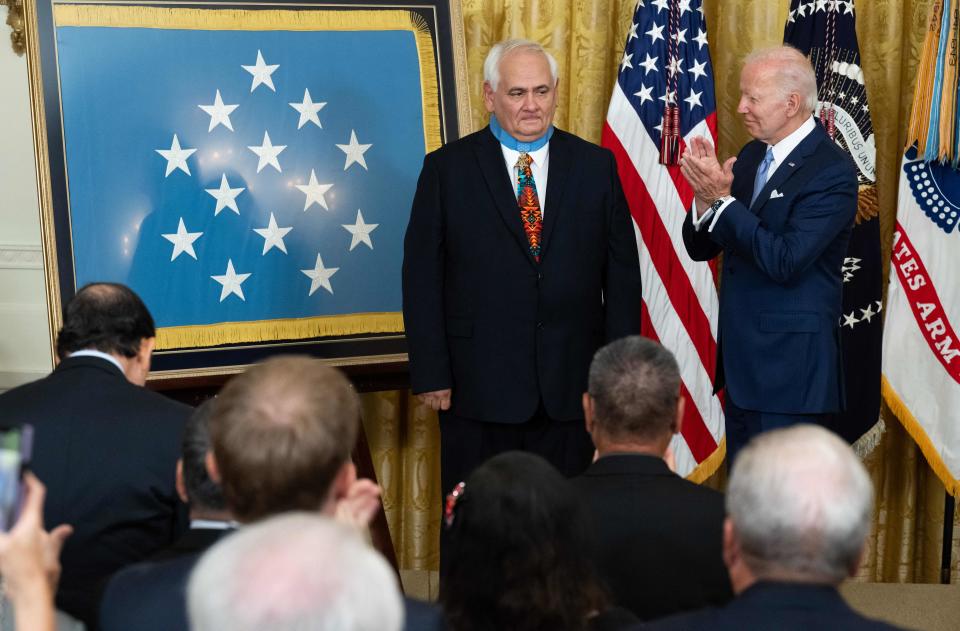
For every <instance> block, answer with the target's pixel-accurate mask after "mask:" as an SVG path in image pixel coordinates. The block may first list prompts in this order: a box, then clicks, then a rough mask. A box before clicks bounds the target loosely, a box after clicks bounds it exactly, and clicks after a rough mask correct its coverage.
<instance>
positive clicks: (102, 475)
mask: <svg viewBox="0 0 960 631" xmlns="http://www.w3.org/2000/svg"><path fill="white" fill-rule="evenodd" d="M154 336H155V330H154V324H153V318H152V317H151V316H150V313H149V311H147V308H146V306H145V305H144V304H143V302H142V301H141V300H140V298H139V297H137V295H136V294H135V293H133V292H132V291H131V290H130V289H129V288H127V287H124V286H123V285H115V284H111V283H96V284H91V285H87V286H85V287H83V288H82V289H80V291H78V292H77V294H76V296H74V297H73V299H71V300H70V302H69V303H68V304H67V307H66V311H65V314H64V322H63V329H62V330H61V331H60V333H59V335H58V336H57V355H58V356H59V358H60V363H59V365H58V366H57V367H56V369H55V370H54V371H53V373H51V374H50V375H49V376H47V377H45V378H43V379H41V380H39V381H35V382H33V383H29V384H26V385H24V386H20V387H19V388H15V389H13V390H11V391H9V392H6V393H4V394H2V395H0V422H2V423H7V424H10V423H29V424H31V425H33V427H34V432H35V433H34V444H33V460H32V464H31V468H32V469H33V471H34V472H35V473H36V475H37V477H38V478H40V479H41V480H42V481H43V483H44V484H45V485H46V486H47V501H46V505H45V507H44V520H45V523H48V524H60V523H69V524H71V525H72V526H73V528H74V533H73V536H72V537H70V539H68V540H67V543H66V545H65V546H64V548H63V554H62V555H61V562H62V565H63V573H62V575H61V578H60V585H59V589H58V591H57V606H58V607H59V608H60V609H63V610H65V611H66V612H67V613H69V614H71V615H73V616H75V617H77V618H79V619H81V620H82V621H84V622H85V623H86V624H87V626H88V628H95V625H96V612H97V608H98V605H99V599H100V594H101V592H102V589H103V584H104V582H105V581H106V579H107V578H108V577H109V576H110V575H111V574H112V573H113V572H115V571H116V570H118V569H120V568H122V567H124V566H126V565H130V564H131V563H136V562H137V561H141V560H143V559H144V558H146V557H147V556H149V555H151V554H153V553H155V552H157V551H158V550H160V549H161V548H163V547H165V546H168V545H170V543H171V542H172V541H174V540H175V539H176V538H177V537H178V536H179V534H180V532H181V531H182V529H183V527H184V525H185V524H184V522H185V516H186V515H185V510H184V507H183V505H182V504H181V503H180V500H179V498H178V497H177V492H176V488H175V485H174V468H175V464H176V461H177V456H178V453H179V442H180V434H181V432H182V431H183V424H184V422H185V420H186V419H187V417H188V416H189V414H190V408H189V407H188V406H186V405H183V404H181V403H177V402H175V401H172V400H170V399H167V398H166V397H163V396H161V395H159V394H157V393H154V392H151V391H149V390H146V389H145V388H143V385H144V383H145V382H146V377H147V373H148V372H149V370H150V354H151V352H152V351H153V345H154Z"/></svg>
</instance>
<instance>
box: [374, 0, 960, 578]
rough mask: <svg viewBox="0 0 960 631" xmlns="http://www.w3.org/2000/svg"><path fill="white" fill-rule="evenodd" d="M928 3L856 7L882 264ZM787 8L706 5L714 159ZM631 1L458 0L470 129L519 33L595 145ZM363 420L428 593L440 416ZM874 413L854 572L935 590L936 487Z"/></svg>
mask: <svg viewBox="0 0 960 631" xmlns="http://www.w3.org/2000/svg"><path fill="white" fill-rule="evenodd" d="M931 2H932V0H857V2H856V10H857V31H858V35H859V40H860V47H861V54H862V61H863V68H864V74H865V75H866V81H867V89H868V96H869V99H870V108H871V112H872V113H873V125H874V130H875V133H876V144H877V155H878V170H877V175H878V183H877V188H878V192H879V197H880V213H881V214H880V221H881V238H882V241H883V253H884V260H888V259H889V253H890V243H891V241H892V226H893V222H894V218H895V216H896V183H897V168H898V165H899V161H900V156H901V152H902V146H903V142H904V138H905V135H906V121H907V119H908V117H909V112H910V103H911V99H912V91H913V80H914V76H915V69H916V65H917V59H918V55H919V49H920V47H921V46H922V43H923V31H924V29H925V27H926V20H927V16H928V13H929V10H930V5H931ZM788 4H789V3H788V0H705V2H704V13H705V16H706V19H707V24H708V28H709V33H708V35H709V40H710V49H711V53H712V56H713V63H714V70H715V75H716V92H717V103H718V119H719V145H720V146H719V151H720V154H721V155H722V156H728V155H731V154H734V153H736V151H737V150H738V149H739V148H740V146H741V145H743V143H744V142H745V141H746V139H747V135H746V132H745V131H744V129H743V126H742V125H741V123H740V120H739V118H738V117H737V115H736V106H737V100H738V97H739V67H740V62H741V60H742V59H743V57H744V56H745V55H746V53H747V52H749V51H750V50H752V49H754V48H758V47H762V46H768V45H773V44H777V43H779V42H780V41H782V37H783V25H784V22H785V19H786V15H787V7H788ZM635 5H636V2H635V1H634V0H571V1H567V0H562V1H560V0H557V1H551V0H513V1H510V0H462V6H463V16H464V26H465V32H466V48H467V63H468V71H469V73H468V74H469V85H468V89H469V90H470V98H471V105H472V109H473V121H472V122H473V127H474V129H477V128H479V127H482V126H483V125H485V124H486V113H485V111H484V108H483V103H482V100H481V90H480V88H481V84H482V81H483V59H484V56H485V55H486V53H487V51H488V50H489V48H490V46H491V45H492V44H493V43H495V42H497V41H499V40H501V39H504V38H507V37H526V38H530V39H535V40H537V41H540V42H541V43H543V45H544V46H546V47H547V48H548V49H549V50H550V51H551V52H552V53H553V54H554V55H555V56H556V58H557V61H558V63H559V66H560V102H559V108H558V111H557V117H556V123H557V125H558V126H559V127H561V128H563V129H567V130H569V131H572V132H573V133H575V134H578V135H580V136H583V137H584V138H587V139H590V140H592V141H594V142H597V141H599V138H600V129H601V126H602V124H603V120H604V117H605V115H606V109H607V104H608V101H609V98H610V93H611V90H612V87H613V81H614V80H615V77H616V70H617V62H618V60H619V59H620V55H621V52H622V49H623V42H624V36H625V33H626V29H627V27H628V25H629V23H630V18H631V16H632V14H633V10H634V7H635ZM885 278H886V275H885ZM364 413H365V427H366V429H367V432H368V436H369V439H370V444H371V450H372V451H373V457H374V462H375V465H376V468H377V472H378V475H379V477H380V480H381V482H382V483H383V484H384V486H385V505H386V508H387V516H388V522H389V524H390V528H391V534H392V537H393V540H394V543H395V546H396V549H397V553H398V558H399V561H400V566H401V569H402V570H404V571H405V578H406V579H408V580H406V581H405V582H407V584H408V587H413V591H414V592H416V593H418V594H426V593H434V591H435V590H434V588H435V586H429V585H427V582H428V581H429V580H431V579H428V578H425V577H427V576H429V571H430V570H435V569H436V567H437V545H436V540H437V534H438V533H437V530H438V520H439V506H440V488H439V462H438V451H439V449H438V441H439V433H438V430H437V421H436V416H435V415H434V414H433V413H432V412H429V411H427V410H425V409H424V408H423V407H422V406H419V405H418V404H417V403H416V400H415V399H414V398H413V397H411V396H410V395H409V394H408V393H401V392H387V393H378V394H371V395H366V396H365V397H364ZM882 414H883V417H884V418H885V419H886V431H885V433H884V434H883V436H882V439H881V441H880V444H879V445H878V446H877V447H876V449H874V450H873V452H872V453H871V454H870V455H869V456H867V458H866V464H867V466H868V468H869V470H870V472H871V475H872V477H873V481H874V484H875V486H876V489H877V508H876V511H875V513H876V514H875V519H874V533H873V535H872V536H871V540H870V545H869V548H868V551H867V552H868V553H867V558H866V562H865V563H864V566H863V568H862V570H861V574H860V576H861V578H862V579H863V580H869V581H884V582H894V581H903V582H935V581H937V580H939V568H940V553H941V537H942V520H943V501H944V490H943V486H942V485H941V484H940V482H939V480H937V478H936V476H935V475H933V473H932V472H931V470H930V468H929V467H928V466H927V464H926V462H925V460H924V459H923V456H922V455H921V454H920V452H919V450H918V449H917V448H916V447H915V445H914V444H913V442H912V440H911V439H910V438H909V436H907V435H906V433H905V432H904V431H903V430H902V428H901V427H900V425H899V422H898V421H896V419H894V418H893V416H892V415H890V413H889V410H886V409H884V410H883V411H882ZM711 483H712V484H714V485H718V484H722V481H718V480H713V481H711ZM954 532H955V533H958V532H960V528H955V529H954ZM953 550H954V552H953V558H954V564H953V568H954V571H953V573H952V580H953V581H957V580H958V578H957V577H958V575H960V572H957V571H956V569H957V567H958V564H960V551H958V545H957V540H956V535H955V539H954V541H953Z"/></svg>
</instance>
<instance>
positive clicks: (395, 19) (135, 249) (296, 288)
mask: <svg viewBox="0 0 960 631" xmlns="http://www.w3.org/2000/svg"><path fill="white" fill-rule="evenodd" d="M25 11H26V17H27V26H28V33H27V35H28V37H27V41H28V66H29V74H30V84H31V86H30V87H31V100H32V108H33V119H34V135H35V144H36V149H37V165H38V183H39V190H40V206H41V225H42V229H43V248H44V258H45V264H46V278H47V296H48V304H49V310H50V322H51V340H52V339H53V336H54V335H55V334H56V332H57V331H58V330H59V328H60V326H61V323H62V305H64V304H65V302H66V301H67V300H69V299H70V298H71V297H72V296H73V294H74V293H75V292H76V291H77V289H78V288H80V287H82V286H83V285H85V284H87V283H90V282H95V281H111V282H119V283H123V284H126V285H128V286H130V287H131V288H132V289H133V290H134V291H136V292H137V294H139V295H140V297H141V298H143V300H144V302H145V303H146V304H147V307H148V308H149V309H150V312H151V313H152V314H153V317H154V320H155V321H156V326H157V346H156V349H157V350H156V352H155V353H154V359H153V364H154V378H155V379H165V378H171V377H177V378H180V377H189V376H193V375H206V374H220V373H229V372H234V371H236V370H239V369H240V367H241V366H244V365H247V364H249V363H251V362H254V361H257V360H259V359H262V358H263V357H265V356H268V355H271V354H275V353H282V352H297V353H309V354H312V355H315V356H318V357H322V358H325V359H328V360H330V361H331V362H333V363H336V364H341V365H343V364H370V365H375V364H388V363H390V364H396V363H397V362H401V361H404V360H405V353H406V342H405V339H404V334H403V331H404V329H403V319H402V315H401V293H400V268H401V263H402V252H403V235H404V231H405V229H406V225H407V219H408V217H409V212H410V205H411V202H412V200H413V194H414V190H415V188H416V182H417V177H418V174H419V171H420V167H421V164H422V161H423V157H424V155H426V153H429V152H430V151H433V150H434V149H436V148H438V147H439V146H440V145H442V144H443V143H445V142H447V141H449V140H453V139H455V138H457V137H459V136H460V135H461V132H465V131H466V129H465V125H469V121H470V115H469V110H468V109H467V108H468V107H469V105H468V99H467V97H466V93H465V76H466V62H465V55H464V45H463V23H462V17H461V15H460V8H459V4H458V0H417V1H414V2H395V1H389V0H388V1H384V0H381V1H378V2H353V1H350V0H340V1H339V2H313V1H309V0H307V1H294V2H278V1H269V0H266V1H264V0H260V1H258V2H219V3H213V2H153V1H147V2H130V1H123V2H121V1H116V0H93V1H86V0H85V1H79V2H78V1H60V0H28V1H27V2H26V4H25Z"/></svg>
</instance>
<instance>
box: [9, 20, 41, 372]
mask: <svg viewBox="0 0 960 631" xmlns="http://www.w3.org/2000/svg"><path fill="white" fill-rule="evenodd" d="M6 19H7V11H6V8H2V9H0V86H3V88H2V89H0V391H2V390H5V389H7V388H10V387H12V386H14V385H18V384H20V383H23V382H25V381H30V380H32V379H35V378H37V377H38V376H40V375H43V374H46V373H47V372H49V371H50V369H51V366H52V361H51V357H50V342H49V334H48V329H47V327H48V319H47V307H46V292H45V290H44V280H43V279H44V276H43V256H42V253H41V250H40V216H39V211H38V207H37V189H36V181H35V167H34V151H33V130H32V125H31V116H30V96H29V91H28V83H27V61H26V57H17V56H16V55H15V54H14V52H13V49H12V48H11V46H10V42H9V39H8V37H9V36H8V32H9V31H8V27H7V26H6Z"/></svg>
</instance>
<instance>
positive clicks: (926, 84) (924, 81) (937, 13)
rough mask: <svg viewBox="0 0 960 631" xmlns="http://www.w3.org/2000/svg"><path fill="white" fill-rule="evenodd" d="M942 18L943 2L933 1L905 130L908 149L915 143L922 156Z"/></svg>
mask: <svg viewBox="0 0 960 631" xmlns="http://www.w3.org/2000/svg"><path fill="white" fill-rule="evenodd" d="M942 17H943V0H934V2H933V7H932V8H931V10H930V22H929V23H928V25H927V36H926V37H925V38H924V40H923V50H922V51H921V52H920V61H919V63H918V64H917V82H916V85H915V86H914V89H913V95H914V96H913V109H912V110H911V112H910V126H909V127H908V128H907V144H906V146H907V147H909V146H910V145H912V144H913V143H917V147H918V150H919V152H920V154H921V155H923V152H924V150H925V149H926V147H927V129H928V128H929V127H930V109H931V99H932V98H933V76H934V73H935V72H936V65H937V49H938V48H939V46H940V20H941V18H942Z"/></svg>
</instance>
